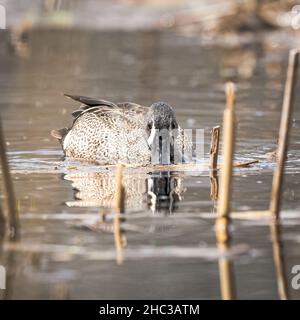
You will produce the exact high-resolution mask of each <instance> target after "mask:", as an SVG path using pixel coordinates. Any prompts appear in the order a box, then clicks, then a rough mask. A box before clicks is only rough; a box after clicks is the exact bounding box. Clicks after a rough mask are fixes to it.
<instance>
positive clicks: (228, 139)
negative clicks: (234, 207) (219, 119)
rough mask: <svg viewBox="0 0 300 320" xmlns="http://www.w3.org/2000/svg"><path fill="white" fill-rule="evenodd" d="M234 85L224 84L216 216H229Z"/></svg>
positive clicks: (233, 132) (232, 151) (233, 133)
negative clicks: (224, 104) (221, 162)
mask: <svg viewBox="0 0 300 320" xmlns="http://www.w3.org/2000/svg"><path fill="white" fill-rule="evenodd" d="M234 103H235V86H234V84H233V83H232V82H228V83H227V84H226V108H225V111H224V118H223V137H224V138H223V165H222V167H221V177H220V193H219V201H218V217H219V218H222V217H227V218H228V216H229V210H230V197H231V180H232V167H233V153H234V138H235V114H234Z"/></svg>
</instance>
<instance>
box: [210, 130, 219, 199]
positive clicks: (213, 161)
mask: <svg viewBox="0 0 300 320" xmlns="http://www.w3.org/2000/svg"><path fill="white" fill-rule="evenodd" d="M219 141H220V126H216V127H213V128H212V130H211V143H210V161H209V168H210V174H209V177H210V198H211V199H212V200H214V201H216V200H218V194H219V181H218V155H219Z"/></svg>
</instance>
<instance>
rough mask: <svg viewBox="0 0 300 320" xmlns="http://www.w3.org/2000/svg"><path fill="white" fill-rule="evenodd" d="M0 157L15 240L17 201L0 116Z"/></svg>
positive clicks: (16, 233) (11, 228)
mask: <svg viewBox="0 0 300 320" xmlns="http://www.w3.org/2000/svg"><path fill="white" fill-rule="evenodd" d="M0 158H1V171H2V177H3V182H4V192H5V199H6V202H7V209H8V221H9V236H10V238H11V239H12V240H17V239H19V237H20V233H19V231H20V222H19V216H18V210H17V203H16V199H15V193H14V189H13V183H12V178H11V175H10V171H9V164H8V160H7V155H6V144H5V139H4V134H3V130H2V119H1V116H0Z"/></svg>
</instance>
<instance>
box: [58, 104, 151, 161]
mask: <svg viewBox="0 0 300 320" xmlns="http://www.w3.org/2000/svg"><path fill="white" fill-rule="evenodd" d="M146 111H147V108H146V107H142V106H139V105H135V104H131V103H120V104H118V105H101V106H82V107H81V108H80V109H79V110H77V111H75V112H74V113H73V114H74V116H75V120H74V123H73V125H72V127H71V129H70V130H69V131H68V133H67V134H66V136H65V137H64V139H63V142H62V144H63V149H64V151H65V154H66V156H67V157H71V158H77V159H85V160H90V161H96V162H97V163H99V164H108V163H109V164H114V163H117V162H118V161H122V162H126V163H135V162H139V163H148V162H149V160H150V150H149V147H148V144H147V137H146V132H145V129H144V127H145V114H146Z"/></svg>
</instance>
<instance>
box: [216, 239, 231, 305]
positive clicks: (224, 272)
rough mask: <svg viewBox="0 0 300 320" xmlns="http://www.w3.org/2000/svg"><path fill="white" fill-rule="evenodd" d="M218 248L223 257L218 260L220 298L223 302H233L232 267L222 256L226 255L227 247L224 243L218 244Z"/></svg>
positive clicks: (227, 259)
mask: <svg viewBox="0 0 300 320" xmlns="http://www.w3.org/2000/svg"><path fill="white" fill-rule="evenodd" d="M218 248H219V251H220V254H221V255H223V256H222V257H221V258H219V274H220V287H221V297H222V299H223V300H233V299H235V282H234V276H233V268H232V267H233V266H232V263H231V261H230V260H229V258H227V257H224V254H226V252H227V250H228V245H227V244H225V243H219V244H218Z"/></svg>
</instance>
